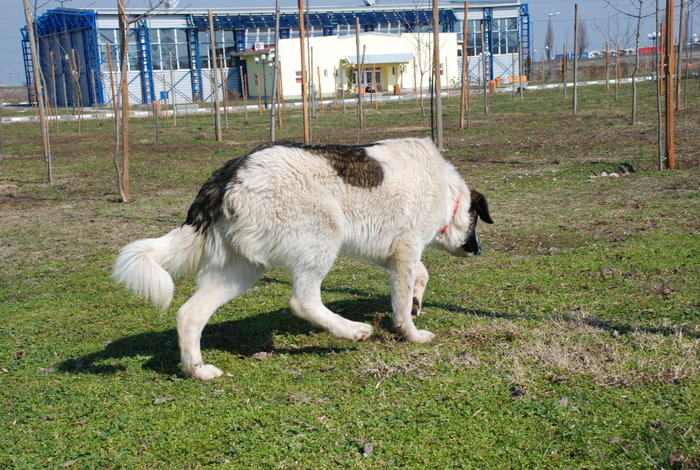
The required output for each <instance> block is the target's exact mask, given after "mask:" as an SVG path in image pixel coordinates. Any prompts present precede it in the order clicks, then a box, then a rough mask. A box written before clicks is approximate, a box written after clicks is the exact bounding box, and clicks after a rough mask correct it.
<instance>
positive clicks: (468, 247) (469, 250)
mask: <svg viewBox="0 0 700 470" xmlns="http://www.w3.org/2000/svg"><path fill="white" fill-rule="evenodd" d="M462 249H463V250H464V252H465V253H466V254H467V256H479V255H480V254H481V242H480V241H479V235H477V233H476V230H475V231H474V233H472V234H471V235H469V238H467V241H466V242H464V245H462Z"/></svg>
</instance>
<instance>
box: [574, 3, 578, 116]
mask: <svg viewBox="0 0 700 470" xmlns="http://www.w3.org/2000/svg"><path fill="white" fill-rule="evenodd" d="M577 108H578V3H576V4H575V5H574V114H576V111H577Z"/></svg>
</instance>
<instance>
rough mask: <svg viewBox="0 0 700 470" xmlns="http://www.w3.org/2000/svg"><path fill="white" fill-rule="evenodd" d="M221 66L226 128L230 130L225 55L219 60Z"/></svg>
mask: <svg viewBox="0 0 700 470" xmlns="http://www.w3.org/2000/svg"><path fill="white" fill-rule="evenodd" d="M219 64H220V65H221V67H219V72H220V73H221V87H222V91H223V93H224V126H225V127H226V129H228V86H227V83H226V72H225V71H224V66H225V65H226V64H225V62H224V57H223V55H222V57H221V58H220V59H219Z"/></svg>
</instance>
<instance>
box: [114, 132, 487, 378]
mask: <svg viewBox="0 0 700 470" xmlns="http://www.w3.org/2000/svg"><path fill="white" fill-rule="evenodd" d="M477 217H478V218H481V220H483V221H484V222H487V223H493V221H492V220H491V217H490V215H489V211H488V206H487V203H486V199H485V198H484V196H483V195H481V194H479V193H478V192H476V191H470V190H469V189H468V188H467V185H466V184H465V183H464V181H463V180H462V178H460V176H459V174H458V173H457V170H456V169H455V168H454V167H453V166H452V165H451V164H449V163H448V162H447V161H446V160H445V159H444V158H443V157H442V155H441V154H440V152H439V151H438V150H437V148H436V147H435V145H433V143H432V142H431V141H430V140H424V139H397V140H385V141H381V142H376V143H374V144H369V145H364V146H341V145H327V146H303V145H299V144H270V145H265V146H263V147H260V148H258V149H256V150H254V151H252V152H251V153H249V154H247V155H245V156H243V157H241V158H237V159H234V160H231V161H229V162H228V163H226V165H224V167H223V168H221V169H220V170H218V171H216V172H215V173H214V174H213V175H212V176H211V178H209V180H208V181H207V182H206V183H204V186H203V187H202V189H201V190H200V191H199V194H198V195H197V198H196V199H195V201H194V203H193V204H192V206H191V207H190V209H189V211H188V213H187V219H186V221H185V223H184V224H183V225H182V226H180V227H178V228H176V229H174V230H172V231H171V232H170V233H168V234H167V235H165V236H163V237H160V238H149V239H145V240H139V241H136V242H133V243H131V244H129V245H127V246H126V247H125V248H124V249H123V250H122V252H121V254H120V255H119V257H118V258H117V260H116V263H115V266H114V273H113V277H114V278H115V279H117V280H118V281H119V282H122V283H123V284H125V285H126V287H127V288H129V289H131V290H133V291H135V292H136V293H137V294H140V295H143V296H146V297H149V298H150V299H151V300H152V301H153V303H155V304H156V305H157V306H159V307H161V308H163V309H165V308H167V307H168V305H169V304H170V302H171V301H172V297H173V289H174V286H173V277H176V276H178V275H182V274H186V273H188V272H191V271H193V270H195V269H197V268H198V267H200V271H199V286H198V289H197V291H196V292H195V293H194V295H193V296H192V297H191V298H190V299H189V300H188V301H187V302H186V303H185V304H184V305H183V306H182V307H181V308H180V310H179V311H178V313H177V331H178V336H179V342H180V354H181V358H182V366H183V368H184V372H185V374H186V375H187V376H189V377H193V378H195V379H199V380H208V379H212V378H214V377H218V376H219V375H221V373H222V372H221V370H219V369H218V368H217V367H215V366H213V365H210V364H204V363H203V362H202V353H201V349H200V338H201V335H202V330H203V329H204V326H205V325H206V323H207V321H208V320H209V318H210V317H211V315H212V314H213V313H214V311H215V310H216V309H217V308H218V307H220V306H221V305H223V304H224V303H226V302H228V301H230V300H232V299H234V298H235V297H237V296H238V295H240V294H241V293H242V292H244V291H245V290H246V289H248V288H250V287H251V286H252V285H253V284H255V282H257V280H258V279H259V278H260V276H261V275H262V273H263V271H264V270H265V269H267V268H270V267H280V268H283V269H285V270H286V271H287V272H288V273H289V274H290V276H291V277H292V280H293V289H292V297H291V301H290V304H291V309H292V311H293V312H294V313H295V314H296V315H298V316H299V317H301V318H304V319H306V320H308V321H309V322H311V323H312V324H313V325H315V326H317V327H319V328H323V329H324V330H326V331H328V332H330V333H331V334H333V335H335V336H337V337H339V338H343V339H346V340H349V341H359V340H363V339H367V338H368V337H370V336H371V335H372V327H371V326H369V325H367V324H364V323H359V322H353V321H350V320H347V319H345V318H343V317H340V316H339V315H336V314H335V313H333V312H331V311H330V310H328V309H327V308H326V307H325V306H324V305H323V303H322V301H321V282H322V281H323V279H324V277H325V276H326V274H327V273H328V271H329V270H330V269H331V267H332V266H333V263H334V262H335V259H336V258H337V257H338V256H339V255H347V256H353V257H358V258H362V259H366V260H369V261H371V262H374V263H376V264H377V265H379V266H381V267H383V268H385V269H386V270H387V271H388V272H389V273H390V276H391V304H392V309H393V320H394V326H395V328H396V330H397V332H398V333H399V335H401V336H402V337H403V338H405V339H406V340H407V341H411V342H427V341H430V340H431V339H432V338H433V337H434V335H433V334H432V333H431V332H429V331H425V330H418V329H416V327H415V326H414V324H413V318H412V315H413V316H417V315H418V313H419V311H420V307H421V300H422V297H423V291H424V290H425V286H426V283H427V281H428V273H427V271H426V269H425V267H424V266H423V264H422V263H421V254H422V252H423V249H424V248H425V247H427V246H434V247H437V248H441V249H444V250H447V251H448V252H450V253H452V254H453V255H456V256H468V255H478V254H481V245H480V243H479V238H478V236H477V234H476V222H477Z"/></svg>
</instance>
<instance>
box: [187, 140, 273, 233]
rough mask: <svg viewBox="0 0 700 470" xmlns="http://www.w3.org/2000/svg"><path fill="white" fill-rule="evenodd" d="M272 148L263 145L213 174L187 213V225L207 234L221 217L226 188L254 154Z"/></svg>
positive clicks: (226, 164)
mask: <svg viewBox="0 0 700 470" xmlns="http://www.w3.org/2000/svg"><path fill="white" fill-rule="evenodd" d="M272 146H273V144H265V145H262V146H260V147H258V148H256V149H255V150H253V151H252V152H250V153H248V154H246V155H244V156H242V157H239V158H234V159H233V160H229V161H227V162H226V163H225V164H224V166H223V167H221V168H219V169H218V170H216V171H215V172H214V173H212V175H211V177H209V179H208V180H207V181H206V182H205V183H204V185H203V186H202V188H201V189H200V190H199V193H198V194H197V197H196V198H195V199H194V202H193V203H192V205H191V206H190V209H189V210H188V211H187V219H186V220H185V224H187V225H192V226H193V227H194V228H195V230H196V231H197V232H199V233H206V231H207V230H208V229H209V227H211V225H212V224H213V223H214V222H215V221H216V219H218V218H219V216H220V215H221V208H222V206H223V204H224V194H225V193H226V188H227V187H228V185H229V184H230V183H231V182H232V181H234V180H235V179H236V174H237V173H238V170H239V169H240V168H241V167H242V166H243V164H244V163H245V162H246V161H247V160H248V158H249V157H250V156H251V155H252V154H254V153H255V152H258V151H260V150H264V149H266V148H269V147H272Z"/></svg>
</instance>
